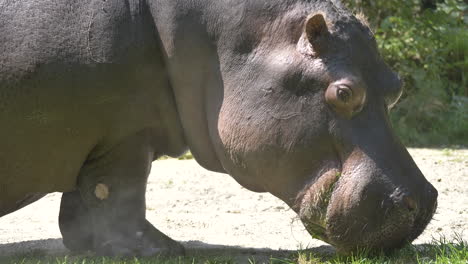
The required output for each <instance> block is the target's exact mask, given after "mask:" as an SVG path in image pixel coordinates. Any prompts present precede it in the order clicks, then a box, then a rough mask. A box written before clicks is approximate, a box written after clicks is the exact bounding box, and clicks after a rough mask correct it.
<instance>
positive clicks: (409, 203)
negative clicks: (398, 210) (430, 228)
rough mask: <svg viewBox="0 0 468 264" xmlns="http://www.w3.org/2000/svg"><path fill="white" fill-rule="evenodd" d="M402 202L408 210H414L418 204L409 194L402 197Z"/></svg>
mask: <svg viewBox="0 0 468 264" xmlns="http://www.w3.org/2000/svg"><path fill="white" fill-rule="evenodd" d="M403 204H404V205H406V208H408V210H409V211H414V210H416V209H417V206H418V205H417V203H416V201H415V200H414V199H413V198H411V197H410V196H404V197H403Z"/></svg>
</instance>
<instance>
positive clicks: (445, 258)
mask: <svg viewBox="0 0 468 264" xmlns="http://www.w3.org/2000/svg"><path fill="white" fill-rule="evenodd" d="M260 254H263V253H260ZM0 263H1V264H4V263H5V264H6V263H12V264H47V263H52V264H153V263H157V264H192V263H203V264H221V263H223V264H224V263H249V264H257V263H270V264H295V263H297V264H319V263H320V264H322V263H325V264H345V263H346V264H348V263H349V264H371V263H385V264H406V263H418V264H420V263H421V264H422V263H426V264H432V263H440V264H467V263H468V248H467V243H466V242H464V241H463V240H462V239H461V238H458V239H455V241H450V242H448V241H446V240H445V239H443V238H442V239H439V240H437V241H436V240H434V241H433V242H432V243H430V244H424V245H416V246H414V245H407V246H406V247H404V248H403V249H401V250H398V251H396V252H394V253H391V254H384V253H381V254H374V255H369V254H367V253H366V252H361V253H357V254H354V255H350V256H343V255H337V254H332V253H318V252H317V250H316V249H315V250H314V249H311V250H302V251H298V252H293V253H291V252H290V253H285V252H279V251H278V252H273V256H261V255H260V256H258V255H251V256H245V255H244V256H241V257H239V256H236V255H231V256H219V257H214V256H195V257H194V256H192V257H177V258H160V257H154V258H133V259H117V258H107V257H83V256H65V257H49V256H45V255H44V254H43V253H41V252H31V253H30V254H28V255H24V256H16V257H10V258H5V257H4V258H0Z"/></svg>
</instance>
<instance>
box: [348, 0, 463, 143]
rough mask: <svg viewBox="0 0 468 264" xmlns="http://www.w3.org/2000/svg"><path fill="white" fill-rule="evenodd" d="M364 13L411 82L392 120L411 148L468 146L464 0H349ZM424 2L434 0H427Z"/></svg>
mask: <svg viewBox="0 0 468 264" xmlns="http://www.w3.org/2000/svg"><path fill="white" fill-rule="evenodd" d="M343 2H345V3H346V4H347V5H348V6H349V7H350V8H351V9H353V10H355V12H357V13H363V14H364V15H365V16H366V17H367V18H368V20H369V23H370V25H371V27H372V28H373V29H374V33H375V35H376V39H377V43H378V46H379V48H380V51H381V53H382V55H383V57H384V58H385V60H386V62H387V63H388V64H389V65H390V66H391V67H392V68H393V69H394V70H395V71H397V72H398V73H399V74H400V75H401V77H402V79H403V80H404V82H405V87H404V88H405V92H404V94H403V96H402V98H401V100H400V102H399V103H398V104H397V105H396V106H395V108H394V109H393V110H392V114H391V117H392V121H393V125H394V127H395V129H396V130H397V133H398V134H399V135H400V137H401V138H402V140H403V142H404V143H405V144H407V145H410V146H441V145H462V146H467V145H468V80H467V79H468V76H467V75H468V60H467V57H466V55H467V53H468V30H467V28H468V27H467V24H468V15H467V11H468V10H467V7H468V5H467V3H465V1H464V0H445V1H441V0H439V1H438V2H437V3H436V1H430V2H432V3H433V4H434V6H435V8H424V7H425V6H424V5H422V3H421V2H420V1H419V0H343ZM422 2H428V1H427V0H426V1H422Z"/></svg>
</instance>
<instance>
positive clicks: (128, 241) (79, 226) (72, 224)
mask: <svg viewBox="0 0 468 264" xmlns="http://www.w3.org/2000/svg"><path fill="white" fill-rule="evenodd" d="M92 211H93V210H89V209H88V208H87V207H86V206H85V204H84V203H83V200H82V199H81V195H80V193H79V191H74V192H69V193H64V194H63V196H62V202H61V204H60V216H59V226H60V231H61V233H62V236H63V244H64V245H65V246H66V247H67V248H68V249H69V250H71V251H73V252H83V251H94V252H95V253H96V254H97V255H103V256H153V255H163V256H169V255H183V254H184V248H183V246H181V245H180V244H179V243H178V242H176V241H174V240H172V239H171V238H169V237H168V236H166V235H165V234H163V233H162V232H160V231H159V230H157V229H156V228H155V227H154V226H153V225H151V223H149V222H148V221H147V220H143V221H142V222H141V223H140V224H137V225H136V226H132V225H130V224H131V223H132V222H133V223H134V221H128V222H125V221H123V220H124V219H121V220H120V221H119V219H109V220H110V221H109V222H108V223H107V224H105V226H102V227H101V228H96V227H97V226H99V223H94V224H93V221H92V219H93V217H92V213H91V212H92ZM127 217H131V216H130V215H128V216H127ZM113 220H116V221H113ZM95 225H96V226H95Z"/></svg>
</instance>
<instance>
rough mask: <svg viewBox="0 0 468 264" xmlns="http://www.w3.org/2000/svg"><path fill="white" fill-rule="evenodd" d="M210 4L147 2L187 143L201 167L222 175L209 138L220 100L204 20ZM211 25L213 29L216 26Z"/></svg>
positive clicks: (216, 64) (172, 0) (215, 62)
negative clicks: (164, 56)
mask: <svg viewBox="0 0 468 264" xmlns="http://www.w3.org/2000/svg"><path fill="white" fill-rule="evenodd" d="M208 2H209V1H204V2H203V1H177V0H158V1H157V0H154V1H153V0H148V6H149V8H150V11H151V14H152V16H153V19H154V21H155V24H156V28H157V31H158V34H159V37H160V40H161V43H162V49H163V52H164V53H165V55H166V66H167V69H168V72H169V78H170V82H171V86H172V89H173V93H174V96H175V100H176V105H177V110H178V113H179V117H180V120H181V123H182V127H183V130H184V135H185V139H186V142H187V144H188V146H189V148H190V150H191V151H192V153H193V155H194V157H195V158H196V160H197V161H198V162H199V163H200V165H202V166H203V167H205V168H207V169H209V170H213V171H219V172H224V168H223V167H222V165H221V163H220V162H219V160H218V155H217V153H216V151H215V147H214V145H213V144H214V143H213V138H216V124H215V122H216V120H217V113H218V110H219V107H220V106H221V102H222V99H223V89H222V81H221V76H220V70H219V59H218V57H217V49H216V46H215V45H214V42H213V38H214V37H215V36H214V35H212V32H210V31H209V29H208V28H207V27H206V25H207V23H204V22H203V19H208V18H207V17H206V16H205V14H204V13H203V10H206V9H205V7H204V6H201V5H206V4H207V3H208ZM213 22H214V23H210V25H216V22H215V21H213Z"/></svg>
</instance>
